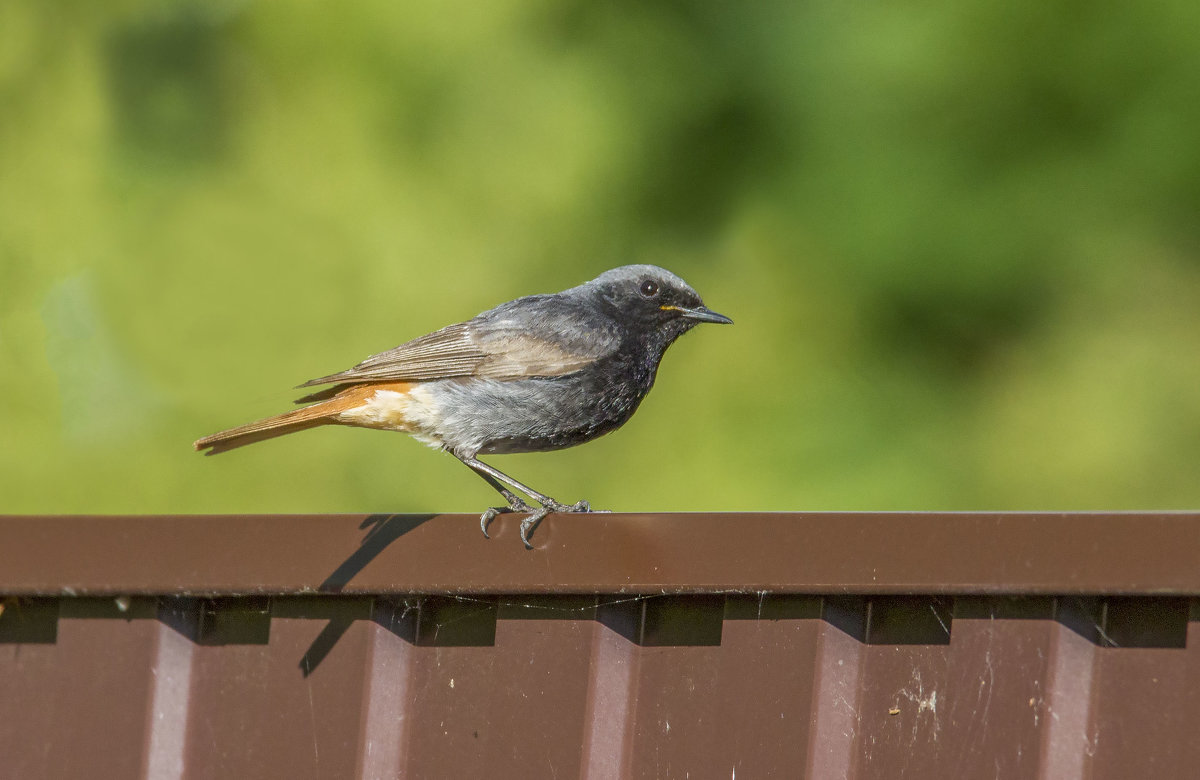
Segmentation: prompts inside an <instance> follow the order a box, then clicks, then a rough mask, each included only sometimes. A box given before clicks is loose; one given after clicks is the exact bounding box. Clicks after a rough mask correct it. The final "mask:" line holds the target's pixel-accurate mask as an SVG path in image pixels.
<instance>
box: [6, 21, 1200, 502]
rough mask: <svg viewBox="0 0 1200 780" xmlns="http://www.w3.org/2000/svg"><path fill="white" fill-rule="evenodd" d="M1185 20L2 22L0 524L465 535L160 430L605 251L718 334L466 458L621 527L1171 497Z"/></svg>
mask: <svg viewBox="0 0 1200 780" xmlns="http://www.w3.org/2000/svg"><path fill="white" fill-rule="evenodd" d="M1198 29H1200V3H1196V2H1195V0H1165V1H1164V2H1161V3H1155V4H1138V3H1116V2H1101V3H1087V4H1083V3H1049V4H1048V3H1044V2H1034V1H1033V0H1018V2H1012V1H1011V0H1010V1H1007V2H1001V0H990V2H980V3H951V2H941V3H902V4H895V3H845V2H838V1H837V0H813V1H812V2H804V3H782V2H778V3H776V2H763V3H728V2H683V1H682V0H680V1H678V2H667V3H647V2H602V3H597V2H589V1H587V0H576V1H574V2H569V1H564V0H522V1H511V2H469V3H433V4H430V3H396V2H366V1H364V2H355V3H342V4H335V3H313V2H299V1H298V0H281V1H279V2H269V3H268V2H258V3H251V2H239V1H237V0H215V1H211V2H167V1H166V0H156V1H154V2H143V1H141V0H120V1H114V2H102V3H87V2H69V3H68V2H53V1H52V0H24V1H23V0H17V1H16V2H5V3H0V442H2V445H3V446H0V511H3V512H243V511H245V512H327V511H353V512H368V511H372V512H374V511H412V512H419V511H473V512H478V511H480V510H481V509H482V508H483V507H485V506H487V505H489V504H491V503H494V502H495V498H496V497H495V495H494V494H493V493H492V491H491V490H490V489H489V488H488V487H487V486H486V485H485V484H484V483H483V482H482V480H480V479H478V478H477V477H475V476H474V475H472V474H470V472H468V470H467V469H465V468H464V467H462V466H461V465H459V464H458V463H456V462H455V461H454V460H453V459H452V458H451V457H450V456H448V455H440V454H435V453H433V452H431V451H428V450H426V449H425V448H424V447H422V446H421V445H419V444H418V443H416V442H414V441H412V440H410V439H408V438H407V437H405V436H402V435H388V434H384V433H379V432H373V431H361V430H349V429H340V428H327V429H321V430H317V431H311V432H306V433H302V434H299V435H296V436H293V437H286V438H283V439H279V440H276V441H273V442H269V443H266V444H260V445H256V446H254V447H251V448H247V449H244V450H239V451H237V452H235V453H231V454H229V455H223V456H221V457H217V458H203V457H200V456H199V455H197V454H195V453H194V452H192V450H191V446H190V444H191V441H192V440H193V439H195V438H197V437H199V436H201V435H204V434H207V433H211V432H213V431H216V430H218V429H221V428H226V427H230V426H233V425H235V424H239V423H242V422H245V421H248V420H251V419H254V418H257V417H262V416H266V415H269V414H273V413H275V412H278V411H282V410H284V409H287V408H290V401H291V399H292V398H294V397H295V396H296V395H297V393H295V392H294V391H291V390H289V388H290V387H291V386H292V385H295V384H297V383H299V382H301V381H303V380H305V379H308V378H310V377H313V376H317V375H321V374H325V373H329V372H332V371H336V370H340V369H343V368H346V367H348V366H350V365H352V364H353V363H355V362H357V361H358V360H359V359H361V358H363V357H365V356H366V355H368V354H371V353H373V352H377V351H380V350H383V349H387V348H389V347H392V346H394V345H396V344H398V343H400V342H402V341H405V340H407V339H409V338H412V337H414V336H418V335H420V334H422V333H425V332H427V331H429V330H433V329H435V328H437V327H440V326H442V325H445V324H448V323H450V322H454V321H458V320H461V319H464V318H467V317H470V316H472V315H474V314H475V313H477V312H478V311H481V310H483V309H486V308H489V307H491V306H492V305H494V304H496V303H499V302H501V301H504V300H508V299H510V298H514V297H517V296H519V295H524V294H528V293H534V292H551V291H556V290H559V289H562V288H565V287H568V286H571V285H574V284H577V283H579V282H582V281H584V280H585V279H588V278H591V277H592V276H594V275H595V274H597V273H599V272H600V271H602V270H604V269H606V268H609V267H613V266H617V265H622V264H625V263H630V262H651V263H656V264H659V265H663V266H665V267H667V268H669V269H671V270H673V271H675V272H676V273H678V274H680V275H681V276H683V277H684V278H685V279H687V280H688V281H689V282H691V283H692V285H693V286H695V287H696V288H697V289H698V290H699V291H700V292H701V293H702V294H703V295H704V297H705V300H706V302H707V303H708V304H709V305H710V306H712V307H713V308H714V309H716V310H717V311H720V312H723V313H726V314H728V315H730V316H732V317H733V318H734V319H735V320H736V321H737V324H736V325H735V326H734V327H730V328H716V327H704V328H700V329H698V330H697V331H695V332H693V333H692V334H690V335H688V336H687V337H685V338H684V339H682V340H681V341H680V342H679V343H678V344H677V345H676V346H675V347H673V348H672V350H671V352H670V353H668V355H667V358H666V360H665V362H664V365H663V371H662V372H661V373H660V376H659V381H658V384H657V387H656V389H655V391H654V392H653V393H651V394H650V396H649V398H648V399H647V401H646V402H645V403H644V404H643V406H642V408H641V411H640V412H639V414H638V415H637V416H636V417H635V418H634V420H633V421H632V422H631V423H630V424H629V425H628V426H626V427H625V428H624V429H622V430H620V431H618V432H617V433H614V434H612V435H610V436H608V437H605V438H603V439H601V440H599V441H597V442H594V443H592V444H589V445H587V446H584V447H580V448H577V449H573V450H567V451H564V452H560V453H556V454H537V455H520V456H505V457H498V458H495V459H493V461H492V462H493V463H494V464H495V465H497V466H498V467H500V468H502V469H504V470H506V471H509V472H510V473H512V474H513V475H514V476H516V477H517V478H518V479H522V480H524V481H527V482H529V483H530V484H532V485H533V486H535V487H538V488H539V489H541V490H545V491H547V492H550V493H551V494H553V495H555V496H557V497H559V498H560V499H562V500H565V501H574V500H576V499H578V498H581V497H586V498H588V499H590V500H591V501H592V502H593V504H594V505H596V506H598V507H604V508H610V509H616V510H685V509H688V510H690V509H714V510H737V509H788V510H794V509H928V510H935V509H939V510H940V509H1104V508H1111V509H1126V508H1183V507H1191V508H1194V507H1197V506H1200V479H1197V464H1198V463H1200V130H1198V128H1200V44H1198V43H1197V41H1198V39H1197V36H1196V31H1197V30H1198Z"/></svg>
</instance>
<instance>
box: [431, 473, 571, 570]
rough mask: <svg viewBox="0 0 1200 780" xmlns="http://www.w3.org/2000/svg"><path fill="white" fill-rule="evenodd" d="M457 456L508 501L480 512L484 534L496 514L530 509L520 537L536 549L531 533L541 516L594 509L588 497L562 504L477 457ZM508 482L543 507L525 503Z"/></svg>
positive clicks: (480, 524)
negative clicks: (530, 540) (503, 505)
mask: <svg viewBox="0 0 1200 780" xmlns="http://www.w3.org/2000/svg"><path fill="white" fill-rule="evenodd" d="M455 457H458V459H459V460H461V461H462V462H463V463H464V464H466V466H467V467H468V468H470V469H471V470H472V471H474V472H475V473H476V474H478V475H479V476H481V477H483V479H484V481H486V482H487V483H488V484H489V485H491V486H492V487H493V488H495V489H496V490H497V491H499V493H500V495H502V496H504V500H505V501H507V502H508V506H506V507H497V506H494V507H491V508H489V509H488V510H487V511H486V512H484V513H483V514H482V515H480V516H479V528H480V530H482V531H483V535H484V536H487V535H488V532H487V528H488V524H490V523H491V522H492V520H494V519H495V518H496V515H498V514H500V513H502V512H528V513H529V516H528V517H526V518H525V519H524V520H522V521H521V541H522V542H524V543H525V546H526V547H528V548H530V549H533V545H532V544H530V543H529V534H530V533H531V532H532V531H533V529H534V528H536V527H537V524H538V523H540V522H541V521H542V518H544V517H545V516H546V515H548V514H550V513H551V512H590V511H591V507H590V506H589V505H588V502H586V501H580V502H578V503H576V504H561V503H559V502H558V501H555V500H554V499H553V498H551V497H550V496H547V495H545V494H543V493H539V492H538V491H536V490H534V489H533V488H531V487H529V486H528V485H525V484H523V483H521V482H518V481H517V480H515V479H513V478H512V477H510V476H508V475H507V474H505V473H504V472H503V471H501V470H500V469H497V468H494V467H492V466H489V465H488V464H486V463H484V462H483V461H481V460H478V459H477V458H473V457H472V458H463V457H459V456H455ZM505 485H508V486H509V487H512V488H514V489H516V490H519V491H521V492H522V493H524V494H525V495H527V496H529V497H530V498H532V499H533V500H534V501H536V502H538V503H539V504H541V508H540V509H534V508H533V507H531V506H529V504H527V503H525V501H523V500H522V499H521V498H520V496H518V495H516V494H515V493H513V492H512V491H511V490H509V489H508V488H506V487H505ZM488 538H491V537H488Z"/></svg>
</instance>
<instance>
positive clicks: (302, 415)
mask: <svg viewBox="0 0 1200 780" xmlns="http://www.w3.org/2000/svg"><path fill="white" fill-rule="evenodd" d="M323 407H324V408H323ZM328 407H329V405H328V404H314V405H312V406H306V407H304V408H303V409H295V410H293V411H290V412H284V413H283V414H277V415H275V416H274V417H268V418H266V419H265V420H257V421H255V422H252V423H246V424H245V425H239V426H238V427H236V428H230V429H229V430H227V431H221V432H220V433H214V434H213V435H211V436H205V437H204V438H203V439H198V440H197V441H196V442H195V443H194V444H192V446H193V447H195V448H196V450H197V451H202V450H208V452H205V453H204V454H205V455H216V454H218V453H221V452H226V451H227V450H233V449H237V448H238V447H245V446H246V445H247V444H254V443H255V442H260V441H264V440H266V439H273V438H275V437H276V436H283V435H284V434H286V433H295V432H296V431H306V430H308V429H309V428H315V427H317V426H318V425H328V424H330V423H333V422H334V420H333V419H332V418H331V414H336V413H337V411H339V410H338V409H330V408H328Z"/></svg>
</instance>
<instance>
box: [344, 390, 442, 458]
mask: <svg viewBox="0 0 1200 780" xmlns="http://www.w3.org/2000/svg"><path fill="white" fill-rule="evenodd" d="M337 420H338V422H341V423H345V424H347V425H357V426H360V427H363V428H378V429H380V430H385V431H402V432H404V433H408V434H411V435H412V436H413V438H415V439H417V440H418V441H422V442H424V443H425V444H428V445H429V446H431V447H440V446H442V442H441V440H440V439H439V438H438V436H437V429H438V427H439V423H440V422H441V415H439V414H438V413H437V406H436V404H434V402H433V398H432V396H431V394H430V393H429V391H428V390H427V389H425V388H424V387H421V386H420V385H416V386H414V387H412V388H411V389H410V390H408V391H407V392H403V393H400V392H396V391H395V390H376V391H375V393H374V394H373V395H371V396H370V397H369V398H367V400H366V402H365V403H363V404H362V405H361V406H356V407H354V408H352V409H346V410H345V411H343V412H340V413H339V414H338V415H337Z"/></svg>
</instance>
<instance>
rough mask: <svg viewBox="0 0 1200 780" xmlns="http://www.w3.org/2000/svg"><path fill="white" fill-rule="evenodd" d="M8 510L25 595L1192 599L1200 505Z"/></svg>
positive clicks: (8, 587)
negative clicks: (528, 545)
mask: <svg viewBox="0 0 1200 780" xmlns="http://www.w3.org/2000/svg"><path fill="white" fill-rule="evenodd" d="M516 525H517V519H516V518H514V517H512V516H501V517H500V518H499V519H498V520H497V521H496V522H495V523H494V525H493V534H492V535H493V537H494V538H493V539H491V540H488V539H485V538H483V536H482V535H481V534H480V533H479V523H478V518H477V517H475V516H472V515H370V516H367V515H296V516H286V515H282V516H281V515H248V516H205V517H187V516H161V517H160V516H136V517H37V516H34V517H26V516H0V592H4V593H10V594H24V595H34V594H43V595H72V594H74V595H92V594H121V593H126V594H139V593H148V594H164V593H179V594H184V593H193V594H204V595H217V594H230V595H235V594H253V593H261V594H294V593H300V592H327V593H335V592H336V593H361V594H382V593H394V594H404V593H444V594H453V593H494V594H503V593H564V592H572V593H596V592H603V593H655V592H664V591H665V592H727V591H734V592H758V591H770V592H789V593H813V594H822V593H857V594H887V593H895V594H906V593H930V594H971V593H980V594H997V593H1014V594H1039V593H1040V594H1047V595H1061V594H1068V593H1072V594H1074V593H1081V594H1086V593H1109V594H1119V593H1131V594H1132V593H1176V594H1189V595H1200V513H1194V512H1190V513H1188V512H1180V513H1124V514H1099V513H1097V514H1086V513H1084V514H1062V513H1054V514H1051V513H1046V514H1006V513H991V514H970V513H745V514H717V513H714V514H661V515H639V514H594V515H560V516H556V515H551V516H550V517H548V518H547V519H546V520H545V521H544V522H543V523H542V525H541V526H539V527H538V529H537V531H536V532H535V534H534V543H535V546H536V548H537V549H535V550H526V549H524V548H523V547H522V546H521V544H520V542H519V541H518V540H517V538H516Z"/></svg>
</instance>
